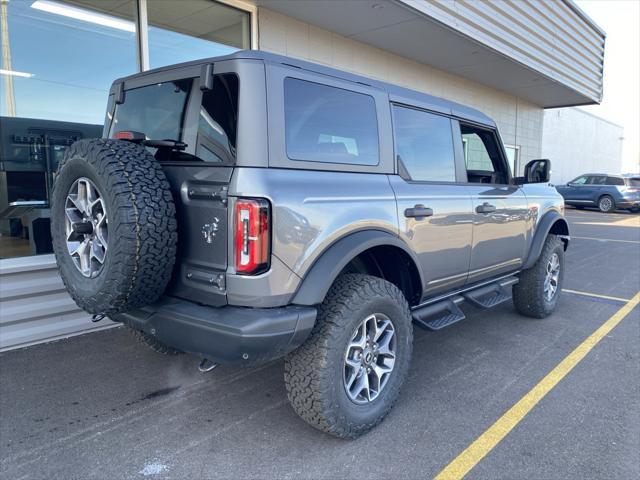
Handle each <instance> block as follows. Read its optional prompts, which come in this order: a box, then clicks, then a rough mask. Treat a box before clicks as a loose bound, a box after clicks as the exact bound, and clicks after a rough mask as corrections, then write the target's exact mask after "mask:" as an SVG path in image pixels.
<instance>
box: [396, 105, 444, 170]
mask: <svg viewBox="0 0 640 480" xmlns="http://www.w3.org/2000/svg"><path fill="white" fill-rule="evenodd" d="M393 131H394V137H395V146H396V155H397V156H398V163H399V164H401V165H402V166H403V167H404V169H405V170H406V173H407V174H408V175H409V177H410V178H411V180H415V181H423V182H425V181H431V182H455V181H456V170H455V160H454V158H455V157H454V153H453V137H452V135H451V120H449V119H448V118H446V117H441V116H439V115H434V114H431V113H427V112H422V111H420V110H414V109H412V108H404V107H398V106H394V107H393Z"/></svg>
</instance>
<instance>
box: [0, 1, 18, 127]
mask: <svg viewBox="0 0 640 480" xmlns="http://www.w3.org/2000/svg"><path fill="white" fill-rule="evenodd" d="M8 9H9V0H0V30H2V68H3V69H4V70H6V71H9V72H10V71H11V70H13V68H12V67H11V46H10V45H9V14H8ZM4 86H5V88H4V96H5V100H6V101H7V116H9V117H15V116H16V98H15V95H14V93H13V77H12V76H11V75H4Z"/></svg>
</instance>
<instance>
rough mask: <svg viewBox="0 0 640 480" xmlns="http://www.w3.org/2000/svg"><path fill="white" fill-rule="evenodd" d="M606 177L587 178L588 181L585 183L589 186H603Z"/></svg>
mask: <svg viewBox="0 0 640 480" xmlns="http://www.w3.org/2000/svg"><path fill="white" fill-rule="evenodd" d="M606 180H607V177H601V176H593V177H589V181H588V182H587V183H588V184H589V185H604V184H605V183H606Z"/></svg>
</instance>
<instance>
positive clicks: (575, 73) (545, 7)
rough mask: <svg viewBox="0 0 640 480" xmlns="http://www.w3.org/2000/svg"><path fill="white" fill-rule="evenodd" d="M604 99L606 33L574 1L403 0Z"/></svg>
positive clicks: (508, 53) (462, 32)
mask: <svg viewBox="0 0 640 480" xmlns="http://www.w3.org/2000/svg"><path fill="white" fill-rule="evenodd" d="M400 1H401V2H402V3H404V4H406V5H408V6H410V7H412V8H414V9H416V10H418V11H420V12H421V13H423V14H425V15H428V16H430V17H432V18H433V19H435V20H437V21H438V22H440V23H442V24H443V25H445V26H446V27H448V28H451V29H453V30H455V31H457V32H459V33H461V34H463V35H465V36H467V37H469V38H471V39H473V40H475V41H477V42H480V43H481V44H483V45H486V46H488V47H489V48H491V49H493V50H494V51H496V52H498V53H500V54H502V55H504V56H506V57H508V58H510V59H513V60H516V61H517V62H519V63H521V64H522V65H525V66H527V67H529V68H531V69H532V70H535V71H537V72H539V73H541V74H542V75H544V76H546V77H548V78H550V79H552V80H554V81H557V82H559V83H562V84H564V85H566V86H568V87H570V88H571V89H573V90H575V91H577V92H579V93H581V94H583V95H585V96H587V97H589V98H591V99H592V100H594V101H596V102H599V101H601V100H602V81H603V64H604V44H605V33H604V32H603V31H602V30H601V29H600V28H598V27H597V25H595V24H594V23H593V22H592V21H590V20H589V18H588V17H587V16H586V15H585V14H584V13H582V12H581V11H580V10H579V9H578V7H576V6H575V4H573V3H572V2H571V1H570V0H546V1H539V0H517V1H512V0H400Z"/></svg>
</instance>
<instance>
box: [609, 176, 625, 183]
mask: <svg viewBox="0 0 640 480" xmlns="http://www.w3.org/2000/svg"><path fill="white" fill-rule="evenodd" d="M607 185H624V179H623V178H620V177H607Z"/></svg>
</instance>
